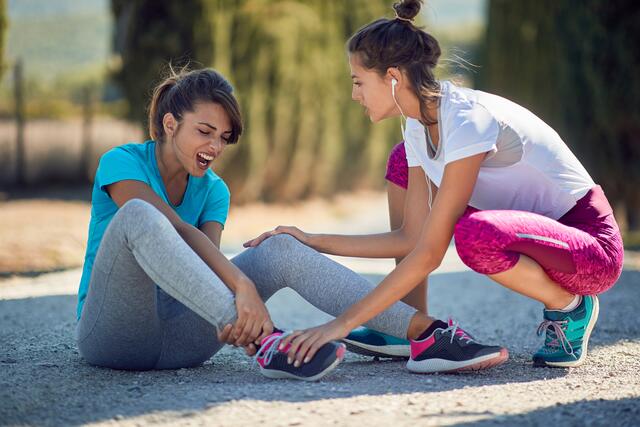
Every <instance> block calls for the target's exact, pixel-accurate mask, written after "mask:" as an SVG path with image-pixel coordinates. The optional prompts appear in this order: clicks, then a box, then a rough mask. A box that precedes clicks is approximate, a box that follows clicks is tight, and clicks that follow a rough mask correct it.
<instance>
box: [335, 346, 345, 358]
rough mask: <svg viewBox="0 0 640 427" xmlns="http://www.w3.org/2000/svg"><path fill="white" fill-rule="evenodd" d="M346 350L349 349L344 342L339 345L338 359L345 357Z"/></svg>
mask: <svg viewBox="0 0 640 427" xmlns="http://www.w3.org/2000/svg"><path fill="white" fill-rule="evenodd" d="M345 351H347V346H346V345H344V344H341V345H340V346H339V347H338V350H336V357H337V358H338V360H342V359H343V358H344V352H345Z"/></svg>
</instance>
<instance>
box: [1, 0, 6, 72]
mask: <svg viewBox="0 0 640 427" xmlns="http://www.w3.org/2000/svg"><path fill="white" fill-rule="evenodd" d="M6 32H7V0H0V78H2V74H3V73H4V68H5V59H4V39H5V35H6Z"/></svg>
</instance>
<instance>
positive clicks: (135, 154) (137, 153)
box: [100, 141, 151, 162]
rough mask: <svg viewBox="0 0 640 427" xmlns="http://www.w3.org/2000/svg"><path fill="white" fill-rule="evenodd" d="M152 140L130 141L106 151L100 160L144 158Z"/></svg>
mask: <svg viewBox="0 0 640 427" xmlns="http://www.w3.org/2000/svg"><path fill="white" fill-rule="evenodd" d="M150 144H151V141H147V142H144V143H142V144H140V143H129V144H124V145H119V146H117V147H113V148H112V149H110V150H109V151H107V152H106V153H104V154H103V155H102V156H101V157H100V160H101V162H102V161H103V160H119V159H121V160H125V161H126V160H132V159H136V160H138V159H140V160H142V159H144V158H145V157H146V154H147V151H148V150H149V147H150Z"/></svg>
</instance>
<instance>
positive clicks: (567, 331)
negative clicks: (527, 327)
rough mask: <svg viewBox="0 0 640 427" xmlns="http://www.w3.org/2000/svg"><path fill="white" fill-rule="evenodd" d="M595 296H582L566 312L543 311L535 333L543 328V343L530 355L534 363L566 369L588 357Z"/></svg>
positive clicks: (539, 333) (596, 311) (595, 312)
mask: <svg viewBox="0 0 640 427" xmlns="http://www.w3.org/2000/svg"><path fill="white" fill-rule="evenodd" d="M598 311H599V304H598V297H597V296H595V295H593V296H591V295H589V296H583V297H582V301H581V302H580V304H579V305H578V307H576V308H575V309H574V310H572V311H569V312H564V311H558V310H544V321H543V322H542V323H541V324H540V326H539V327H538V335H542V333H543V332H545V331H546V333H547V335H546V337H545V340H544V345H543V346H542V347H541V348H540V350H538V351H537V352H536V353H535V354H534V355H533V365H534V366H557V367H563V368H569V367H573V366H578V365H581V364H582V363H583V362H584V360H585V358H586V357H587V346H588V344H589V337H590V336H591V331H592V330H593V327H594V325H595V324H596V321H597V320H598Z"/></svg>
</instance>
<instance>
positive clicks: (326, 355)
mask: <svg viewBox="0 0 640 427" xmlns="http://www.w3.org/2000/svg"><path fill="white" fill-rule="evenodd" d="M289 334H290V332H289V333H287V332H280V331H278V332H274V333H272V334H271V335H269V336H267V337H265V338H264V339H263V340H262V342H261V343H260V349H259V350H258V352H257V353H256V362H257V363H258V365H260V372H261V373H262V375H264V376H265V377H268V378H292V379H296V380H303V381H317V380H319V379H320V378H322V377H324V376H325V375H327V374H328V373H329V372H331V371H332V370H334V369H335V367H336V366H338V364H339V363H340V361H342V359H343V358H344V352H345V345H344V344H342V343H337V342H334V341H331V342H328V343H327V344H325V345H323V346H322V347H320V349H319V350H318V351H317V352H316V354H315V355H314V356H313V359H311V360H310V361H309V362H307V363H303V364H302V365H301V366H300V367H298V368H296V367H295V366H294V365H293V364H288V363H287V352H288V351H289V348H290V346H286V347H285V348H284V349H282V350H278V347H279V346H280V342H281V341H282V339H283V338H285V337H286V336H287V335H289Z"/></svg>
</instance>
